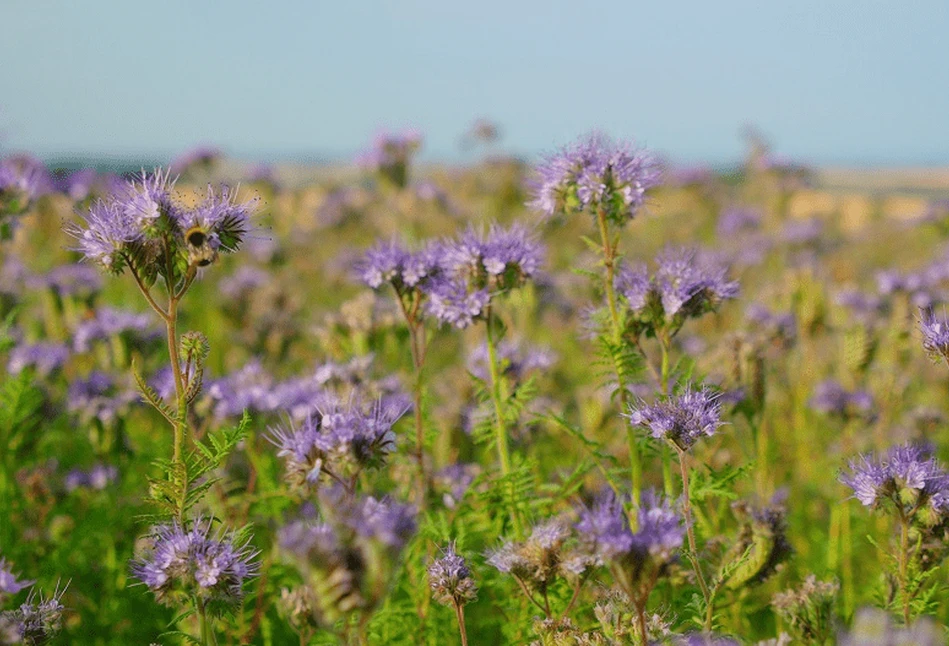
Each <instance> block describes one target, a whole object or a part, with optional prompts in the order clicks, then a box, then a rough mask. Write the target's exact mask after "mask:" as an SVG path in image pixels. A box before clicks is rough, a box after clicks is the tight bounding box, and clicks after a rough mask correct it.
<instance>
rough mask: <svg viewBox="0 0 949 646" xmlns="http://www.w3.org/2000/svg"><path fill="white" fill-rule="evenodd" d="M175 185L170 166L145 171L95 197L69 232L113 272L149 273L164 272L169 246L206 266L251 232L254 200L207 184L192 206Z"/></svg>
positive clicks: (87, 255) (190, 261) (86, 254)
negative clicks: (182, 199)
mask: <svg viewBox="0 0 949 646" xmlns="http://www.w3.org/2000/svg"><path fill="white" fill-rule="evenodd" d="M173 188H174V181H173V180H172V179H171V177H170V174H169V172H168V171H162V170H161V169H158V170H156V171H155V173H154V174H152V175H145V174H144V173H143V174H142V176H141V177H139V178H137V179H135V180H133V181H131V182H129V183H128V184H127V185H126V187H125V190H124V191H122V192H120V193H118V194H115V195H112V196H109V197H107V198H105V199H103V200H98V201H96V202H95V203H94V204H93V205H92V206H91V207H90V208H89V210H88V211H87V212H86V213H84V214H83V215H82V219H83V221H82V223H80V224H77V223H72V224H70V225H67V227H66V231H67V233H69V234H70V235H72V236H73V237H75V238H76V240H77V241H78V246H77V247H76V250H77V251H79V252H80V253H82V254H83V257H84V258H85V260H86V261H89V262H94V263H96V264H98V265H100V266H101V267H103V268H105V269H106V270H108V271H110V272H113V273H120V272H121V271H122V270H123V269H124V268H125V266H126V265H127V264H129V263H131V264H132V266H133V267H135V268H136V270H138V271H141V272H145V273H150V272H151V273H153V272H155V271H164V270H165V267H163V266H162V265H161V262H163V261H164V259H163V258H161V257H160V256H162V255H163V253H164V252H166V251H167V252H168V253H171V254H172V255H173V256H176V257H177V256H181V257H183V258H185V259H186V260H187V263H188V265H189V266H205V265H208V264H210V263H211V262H213V261H214V260H215V259H216V258H217V254H218V252H219V251H220V252H232V251H235V250H236V249H237V248H238V247H239V246H240V244H241V242H242V241H243V239H244V237H245V235H246V234H247V233H248V232H249V231H250V216H251V213H252V212H253V211H254V209H255V208H256V199H254V200H250V201H247V202H243V203H239V202H237V200H236V192H235V191H232V190H230V189H228V188H227V187H223V188H222V189H220V190H219V191H215V190H214V189H213V188H212V187H211V186H208V192H207V196H206V197H205V199H204V201H202V202H201V203H199V204H198V205H197V206H196V207H195V208H193V209H189V208H185V207H183V206H182V205H180V204H178V203H177V202H176V201H175V200H174V199H173V196H172V190H173ZM169 244H170V245H171V247H170V248H169V249H166V250H163V249H162V247H161V245H169Z"/></svg>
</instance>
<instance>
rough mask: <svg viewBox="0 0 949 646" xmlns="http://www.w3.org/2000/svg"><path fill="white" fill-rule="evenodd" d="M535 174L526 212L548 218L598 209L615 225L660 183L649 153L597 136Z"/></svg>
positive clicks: (550, 159) (560, 153) (629, 215)
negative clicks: (532, 210) (530, 198)
mask: <svg viewBox="0 0 949 646" xmlns="http://www.w3.org/2000/svg"><path fill="white" fill-rule="evenodd" d="M537 175H538V180H537V181H536V183H535V186H534V191H533V192H534V199H533V201H532V202H530V206H531V207H533V208H535V209H537V210H539V211H541V212H542V213H544V214H545V215H547V216H551V215H554V214H556V213H559V212H564V211H567V212H570V211H574V210H583V209H590V210H591V211H592V210H596V209H603V210H605V211H606V214H607V217H608V218H609V219H610V220H612V221H615V222H616V223H618V224H621V223H622V222H624V221H626V220H629V219H632V218H633V217H634V216H635V215H636V213H637V212H638V211H639V209H640V208H642V206H643V204H644V203H645V199H646V191H647V190H649V189H650V188H653V187H655V186H657V185H658V184H659V181H660V172H659V167H658V165H657V163H656V162H655V160H654V159H653V158H652V157H651V156H650V155H649V154H647V153H645V152H643V151H639V150H636V148H635V147H634V146H633V145H632V144H630V143H626V142H619V143H615V142H613V141H611V140H610V139H608V138H607V137H605V136H603V135H600V134H596V133H593V134H590V135H586V136H584V137H582V138H580V139H579V140H577V141H576V142H574V143H573V144H571V145H569V146H567V147H566V148H563V149H562V150H560V151H558V152H557V153H555V154H553V155H551V156H548V157H547V158H545V159H544V160H543V161H542V162H541V163H540V164H539V165H538V167H537Z"/></svg>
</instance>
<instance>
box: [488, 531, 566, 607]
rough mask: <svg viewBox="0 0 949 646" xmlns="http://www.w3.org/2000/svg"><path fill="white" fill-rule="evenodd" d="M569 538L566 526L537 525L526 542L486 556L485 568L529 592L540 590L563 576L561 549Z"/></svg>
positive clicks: (509, 545)
mask: <svg viewBox="0 0 949 646" xmlns="http://www.w3.org/2000/svg"><path fill="white" fill-rule="evenodd" d="M570 534H571V532H570V526H569V525H567V524H566V523H565V522H563V521H561V520H559V519H552V520H548V521H545V522H542V523H539V524H537V525H535V526H534V528H533V529H532V530H531V534H530V536H529V537H528V538H527V540H525V541H521V542H510V541H507V542H505V543H504V544H502V545H501V547H499V548H497V549H495V550H493V551H491V552H489V553H488V564H489V565H491V566H492V567H494V568H496V569H497V570H498V571H499V572H504V573H505V574H510V575H512V576H514V577H515V578H517V579H519V580H521V581H522V582H523V583H525V584H526V585H527V586H529V587H530V588H533V589H536V590H543V589H545V588H546V587H547V586H548V585H549V584H550V583H552V582H553V580H554V578H555V577H556V576H558V575H560V574H563V571H562V565H563V560H564V559H563V557H564V556H565V554H564V553H563V547H564V543H565V542H566V541H567V539H568V538H570Z"/></svg>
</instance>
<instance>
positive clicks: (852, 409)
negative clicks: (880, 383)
mask: <svg viewBox="0 0 949 646" xmlns="http://www.w3.org/2000/svg"><path fill="white" fill-rule="evenodd" d="M808 404H809V405H810V407H811V408H813V409H814V410H816V411H819V412H821V413H825V414H827V415H836V416H839V417H869V416H871V415H872V414H873V408H874V402H873V395H871V394H870V393H869V392H868V391H866V390H854V391H849V390H847V389H846V388H844V387H843V386H841V385H840V383H839V382H837V381H835V380H833V379H825V380H824V381H822V382H820V383H819V384H817V386H816V387H815V388H814V395H813V396H812V397H811V399H810V401H809V402H808Z"/></svg>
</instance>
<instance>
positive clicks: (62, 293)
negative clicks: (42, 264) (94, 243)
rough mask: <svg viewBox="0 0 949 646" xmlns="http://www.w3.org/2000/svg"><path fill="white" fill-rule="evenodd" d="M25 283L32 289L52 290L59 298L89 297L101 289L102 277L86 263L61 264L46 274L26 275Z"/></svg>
mask: <svg viewBox="0 0 949 646" xmlns="http://www.w3.org/2000/svg"><path fill="white" fill-rule="evenodd" d="M26 284H27V285H28V286H29V287H32V288H34V289H49V290H52V291H53V292H54V293H55V294H56V295H57V296H59V297H60V298H65V297H70V296H77V297H80V298H89V297H92V296H94V295H95V294H97V293H98V292H99V290H101V289H102V277H101V276H100V275H99V273H98V272H96V270H95V269H93V268H92V267H89V266H87V265H79V264H73V265H61V266H59V267H56V268H54V269H52V270H50V271H49V272H48V273H46V274H43V275H38V276H30V277H28V278H27V281H26Z"/></svg>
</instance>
